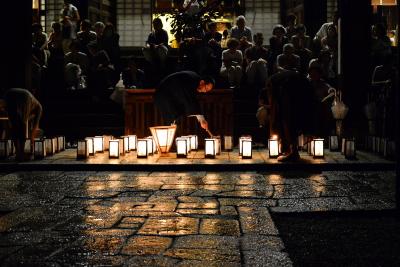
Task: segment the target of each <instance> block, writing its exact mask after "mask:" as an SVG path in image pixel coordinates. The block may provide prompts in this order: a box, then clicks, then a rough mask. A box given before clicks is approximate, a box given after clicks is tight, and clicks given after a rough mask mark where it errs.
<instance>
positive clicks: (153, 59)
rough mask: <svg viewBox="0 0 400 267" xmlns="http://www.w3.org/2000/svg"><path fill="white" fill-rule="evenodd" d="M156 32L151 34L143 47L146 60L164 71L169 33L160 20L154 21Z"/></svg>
mask: <svg viewBox="0 0 400 267" xmlns="http://www.w3.org/2000/svg"><path fill="white" fill-rule="evenodd" d="M153 28H154V30H153V31H152V32H151V33H150V34H149V36H148V38H147V41H146V46H145V47H143V49H142V51H143V55H144V58H145V59H146V60H147V61H148V62H150V63H151V64H152V65H154V66H159V67H160V68H161V69H164V67H165V62H166V60H167V55H168V33H167V31H166V30H164V29H163V23H162V21H161V19H160V18H155V19H154V20H153Z"/></svg>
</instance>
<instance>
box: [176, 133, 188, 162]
mask: <svg viewBox="0 0 400 267" xmlns="http://www.w3.org/2000/svg"><path fill="white" fill-rule="evenodd" d="M175 144H176V157H177V158H187V156H188V146H189V145H190V144H189V142H188V139H187V138H186V137H177V138H176V139H175Z"/></svg>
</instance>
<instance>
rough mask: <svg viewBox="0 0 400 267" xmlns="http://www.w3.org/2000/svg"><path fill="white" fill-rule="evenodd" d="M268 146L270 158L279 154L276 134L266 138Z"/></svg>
mask: <svg viewBox="0 0 400 267" xmlns="http://www.w3.org/2000/svg"><path fill="white" fill-rule="evenodd" d="M268 148H269V157H270V158H276V157H278V156H279V142H278V137H277V136H273V137H272V138H270V139H269V140H268Z"/></svg>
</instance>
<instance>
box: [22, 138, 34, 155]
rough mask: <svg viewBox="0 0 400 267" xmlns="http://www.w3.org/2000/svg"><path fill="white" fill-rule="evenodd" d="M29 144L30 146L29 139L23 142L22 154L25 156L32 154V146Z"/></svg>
mask: <svg viewBox="0 0 400 267" xmlns="http://www.w3.org/2000/svg"><path fill="white" fill-rule="evenodd" d="M31 144H32V142H31V139H26V140H25V144H24V153H25V154H29V155H31V154H32V145H31Z"/></svg>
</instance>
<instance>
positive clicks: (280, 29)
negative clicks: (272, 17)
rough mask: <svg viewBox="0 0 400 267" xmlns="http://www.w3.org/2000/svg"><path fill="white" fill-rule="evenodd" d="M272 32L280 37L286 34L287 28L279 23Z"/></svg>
mask: <svg viewBox="0 0 400 267" xmlns="http://www.w3.org/2000/svg"><path fill="white" fill-rule="evenodd" d="M272 34H273V35H275V36H276V37H278V38H280V37H282V36H284V35H285V34H286V29H285V27H283V25H281V24H277V25H275V26H274V28H273V29H272Z"/></svg>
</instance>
